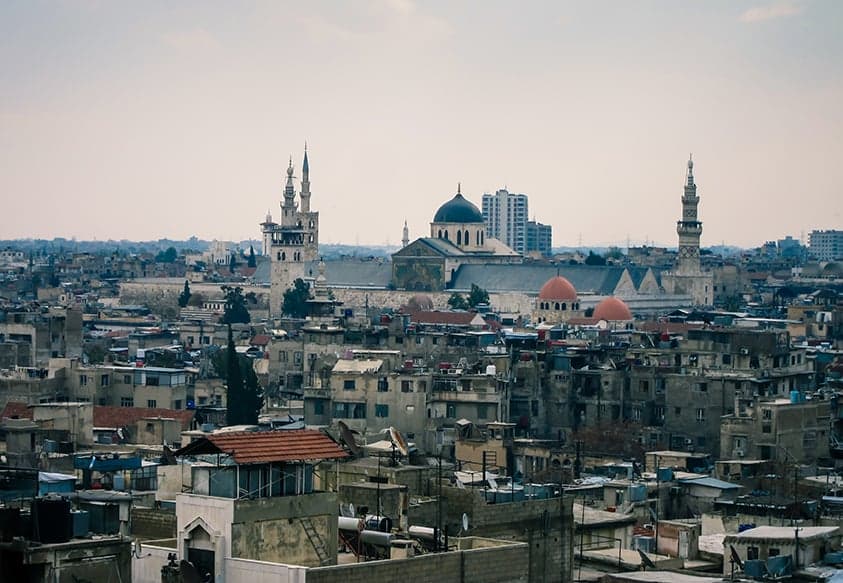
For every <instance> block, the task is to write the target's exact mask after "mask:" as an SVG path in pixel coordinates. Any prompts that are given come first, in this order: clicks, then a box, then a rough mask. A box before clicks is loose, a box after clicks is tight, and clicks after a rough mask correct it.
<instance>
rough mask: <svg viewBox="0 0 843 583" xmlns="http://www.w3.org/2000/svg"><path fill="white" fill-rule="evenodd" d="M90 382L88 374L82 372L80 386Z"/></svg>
mask: <svg viewBox="0 0 843 583" xmlns="http://www.w3.org/2000/svg"><path fill="white" fill-rule="evenodd" d="M87 384H88V375H84V374H80V375H79V386H80V387H84V386H85V385H87Z"/></svg>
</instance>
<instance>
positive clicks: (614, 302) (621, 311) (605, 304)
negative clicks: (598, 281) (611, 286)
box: [592, 296, 632, 321]
mask: <svg viewBox="0 0 843 583" xmlns="http://www.w3.org/2000/svg"><path fill="white" fill-rule="evenodd" d="M592 317H594V318H597V319H598V320H609V321H617V320H632V312H630V311H629V307H628V306H627V305H626V303H624V301H623V300H621V299H619V298H616V297H614V296H611V297H608V298H606V299H605V300H603V301H601V302H600V303H599V304H597V307H595V308H594V314H592Z"/></svg>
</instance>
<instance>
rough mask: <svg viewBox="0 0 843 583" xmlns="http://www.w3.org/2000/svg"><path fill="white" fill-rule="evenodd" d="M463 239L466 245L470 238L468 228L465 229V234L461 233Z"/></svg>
mask: <svg viewBox="0 0 843 583" xmlns="http://www.w3.org/2000/svg"><path fill="white" fill-rule="evenodd" d="M463 240H464V241H465V244H466V245H468V243H469V241H471V239H469V238H468V229H466V230H465V235H463Z"/></svg>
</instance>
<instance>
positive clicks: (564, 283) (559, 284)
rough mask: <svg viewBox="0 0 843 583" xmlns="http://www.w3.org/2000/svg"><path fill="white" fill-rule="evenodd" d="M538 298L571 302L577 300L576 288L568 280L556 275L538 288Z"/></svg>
mask: <svg viewBox="0 0 843 583" xmlns="http://www.w3.org/2000/svg"><path fill="white" fill-rule="evenodd" d="M539 299H540V300H552V301H566V302H573V301H576V300H577V290H576V289H574V286H573V285H571V282H570V281H568V280H567V279H565V278H564V277H562V276H561V275H557V276H555V277H552V278H550V279H549V280H547V282H546V283H545V284H544V285H543V286H542V288H541V289H540V290H539Z"/></svg>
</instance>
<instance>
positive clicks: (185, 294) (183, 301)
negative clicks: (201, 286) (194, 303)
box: [179, 280, 191, 308]
mask: <svg viewBox="0 0 843 583" xmlns="http://www.w3.org/2000/svg"><path fill="white" fill-rule="evenodd" d="M190 295H191V294H190V284H189V283H188V282H187V280H184V289H183V290H182V292H181V293H180V294H179V307H180V308H184V307H186V306H187V303H188V302H189V301H190Z"/></svg>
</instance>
